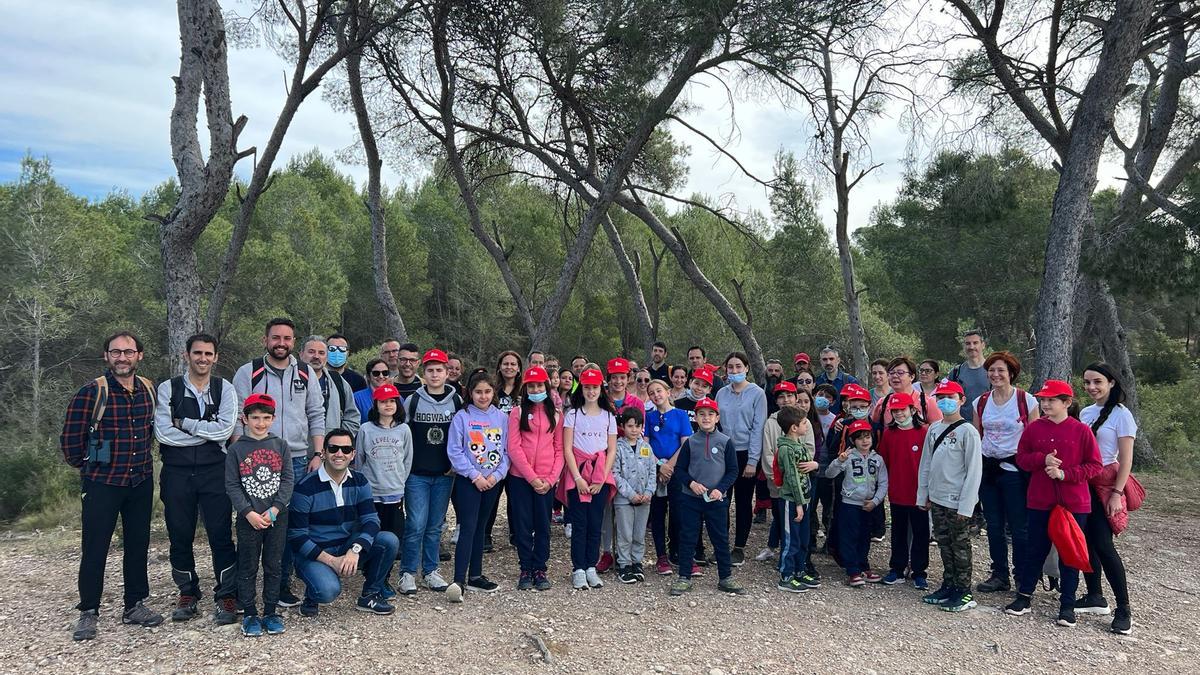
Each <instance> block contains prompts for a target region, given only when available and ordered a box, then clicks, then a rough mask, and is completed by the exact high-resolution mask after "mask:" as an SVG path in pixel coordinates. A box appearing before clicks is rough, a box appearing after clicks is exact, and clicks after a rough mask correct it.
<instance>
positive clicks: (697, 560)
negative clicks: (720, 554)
mask: <svg viewBox="0 0 1200 675" xmlns="http://www.w3.org/2000/svg"><path fill="white" fill-rule="evenodd" d="M709 557H712V560H709ZM716 562H717V559H716V557H714V556H713V555H712V554H711V553H710V554H709V555H708V556H705V555H703V554H701V553H697V554H696V557H694V558H692V564H693V565H695V566H697V567H708V566H709V565H713V564H716ZM674 564H675V565H676V566H678V565H679V561H678V560H677V561H675V563H674Z"/></svg>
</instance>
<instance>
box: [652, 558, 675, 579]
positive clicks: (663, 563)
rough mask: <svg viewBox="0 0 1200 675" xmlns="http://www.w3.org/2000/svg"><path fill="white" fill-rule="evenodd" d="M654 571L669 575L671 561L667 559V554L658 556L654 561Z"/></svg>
mask: <svg viewBox="0 0 1200 675" xmlns="http://www.w3.org/2000/svg"><path fill="white" fill-rule="evenodd" d="M654 571H655V572H657V573H659V574H660V575H662V576H664V577H665V576H670V574H671V561H670V560H668V559H667V556H665V555H660V556H658V561H657V562H655V563H654Z"/></svg>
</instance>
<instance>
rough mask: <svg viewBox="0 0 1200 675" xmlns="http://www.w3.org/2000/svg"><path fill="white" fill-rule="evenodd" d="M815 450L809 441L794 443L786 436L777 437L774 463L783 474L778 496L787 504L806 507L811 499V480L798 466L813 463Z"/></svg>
mask: <svg viewBox="0 0 1200 675" xmlns="http://www.w3.org/2000/svg"><path fill="white" fill-rule="evenodd" d="M815 449H816V448H815V447H814V445H813V442H812V441H811V440H809V439H807V438H806V439H803V440H799V441H794V440H792V439H791V438H788V437H787V436H780V437H779V454H778V455H777V456H776V457H775V461H776V462H777V463H778V464H779V468H780V472H781V473H782V474H783V487H781V488H780V489H779V496H780V497H782V498H783V499H786V500H788V501H789V502H794V503H796V504H804V505H808V502H809V500H810V499H812V480H811V479H810V478H809V476H808V474H806V473H804V472H803V471H801V470H800V464H802V463H804V462H811V461H813V453H814V450H815Z"/></svg>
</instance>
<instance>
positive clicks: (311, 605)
mask: <svg viewBox="0 0 1200 675" xmlns="http://www.w3.org/2000/svg"><path fill="white" fill-rule="evenodd" d="M326 440H327V443H326V445H325V452H324V456H323V457H322V461H321V463H320V464H319V465H318V467H317V470H316V471H313V472H311V473H309V474H308V475H306V476H305V477H304V478H301V479H300V481H299V482H298V483H296V487H295V489H294V490H293V491H292V502H291V505H290V506H289V507H288V547H289V548H290V549H292V551H294V555H295V557H296V575H297V576H299V577H300V578H301V579H303V580H304V602H303V603H302V604H301V605H300V614H301V616H306V617H315V616H317V614H318V613H319V612H320V611H321V605H324V604H329V603H331V602H333V601H334V600H335V599H337V597H338V596H339V595H341V593H342V580H343V579H350V578H353V577H354V575H355V574H357V573H358V571H359V570H362V571H363V573H364V574H363V576H364V577H365V579H364V581H363V587H362V595H360V596H359V598H358V603H357V607H356V609H358V610H360V611H363V612H370V613H372V614H385V615H386V614H391V613H392V612H395V611H396V608H395V607H393V606H392V605H391V603H389V602H388V601H387V599H385V598H384V596H383V593H384V581H385V580H386V579H387V577H388V574H389V573H390V572H391V570H392V565H393V564H394V563H395V562H396V552H397V551H398V550H399V549H400V540H399V539H397V538H396V535H394V534H392V533H391V532H387V531H381V530H380V527H379V514H378V513H376V512H375V505H374V503H373V502H372V500H371V485H370V483H368V482H367V479H366V477H365V476H363V475H362V473H359V472H353V471H351V470H350V464H351V463H352V462H353V461H354V437H353V436H351V435H350V432H349V431H347V430H345V429H334V430H333V431H331V432H329V436H328V438H327V439H326Z"/></svg>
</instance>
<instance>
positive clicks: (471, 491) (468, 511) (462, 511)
mask: <svg viewBox="0 0 1200 675" xmlns="http://www.w3.org/2000/svg"><path fill="white" fill-rule="evenodd" d="M500 490H501V487H500V484H499V483H497V484H496V485H493V486H492V489H490V490H487V491H486V492H480V491H479V488H477V487H475V484H474V483H472V482H471V481H469V480H467V479H466V478H464V477H463V476H455V477H454V491H453V492H452V493H450V499H451V500H452V501H453V502H454V517H455V518H457V519H458V543H457V544H455V546H454V582H455V583H457V584H460V585H461V584H466V583H467V579H474V578H475V577H478V576H481V575H482V574H483V540H484V537H485V536H486V535H487V528H486V527H485V525H486V523H485V520H486V519H487V515H488V514H489V513H491V511H492V508H493V507H495V505H496V501H497V500H498V499H500Z"/></svg>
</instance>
